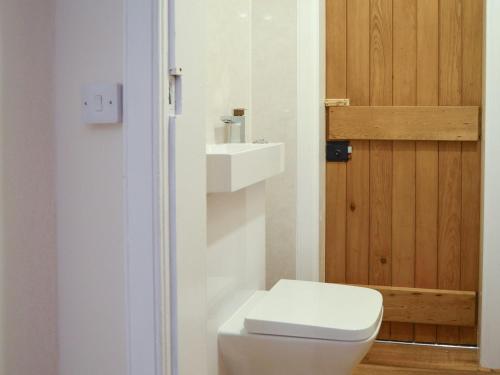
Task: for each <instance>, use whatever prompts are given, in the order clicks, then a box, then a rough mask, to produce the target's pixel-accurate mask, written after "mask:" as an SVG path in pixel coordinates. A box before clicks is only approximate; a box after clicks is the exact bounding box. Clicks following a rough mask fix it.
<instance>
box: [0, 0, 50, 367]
mask: <svg viewBox="0 0 500 375" xmlns="http://www.w3.org/2000/svg"><path fill="white" fill-rule="evenodd" d="M52 10H53V9H52V7H51V1H49V0H23V1H20V0H2V2H1V3H0V373H1V374H26V375H31V374H40V375H53V374H56V373H57V339H56V320H55V317H56V273H57V269H56V243H55V204H54V156H53V149H54V147H53V146H54V144H53V128H52V114H51V112H52V100H51V92H52V90H51V88H52V87H51V86H52V82H51V77H52V53H53V48H52V28H53V22H52Z"/></svg>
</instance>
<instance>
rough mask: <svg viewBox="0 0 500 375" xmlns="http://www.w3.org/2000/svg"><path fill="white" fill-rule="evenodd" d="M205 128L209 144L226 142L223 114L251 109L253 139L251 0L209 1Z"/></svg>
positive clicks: (249, 137) (249, 113) (249, 118)
mask: <svg viewBox="0 0 500 375" xmlns="http://www.w3.org/2000/svg"><path fill="white" fill-rule="evenodd" d="M206 3H207V8H206V9H207V13H206V33H205V34H204V36H205V39H204V42H205V43H206V53H207V56H206V57H207V60H206V62H207V66H206V68H207V75H206V88H207V90H206V129H207V143H224V142H225V129H224V124H223V123H222V122H221V120H220V117H221V116H226V115H232V114H233V109H234V108H246V109H248V111H247V113H246V116H247V119H246V129H247V139H248V140H250V139H251V117H252V114H253V112H254V110H253V108H252V105H251V43H252V42H251V27H252V6H251V1H250V0H207V1H206Z"/></svg>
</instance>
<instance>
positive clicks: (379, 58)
mask: <svg viewBox="0 0 500 375" xmlns="http://www.w3.org/2000/svg"><path fill="white" fill-rule="evenodd" d="M392 5H393V2H392V0H372V1H371V4H370V105H372V106H373V105H380V106H390V105H392V59H393V53H392V46H393V36H392V18H393V15H392ZM391 191H392V142H390V141H375V140H372V141H371V142H370V284H377V285H391V259H392V257H391V231H392V220H391V219H392V218H391V215H390V214H389V213H390V212H391V210H392V197H391ZM378 338H379V339H389V338H390V325H389V324H385V323H384V324H383V325H382V327H381V329H380V332H379V336H378Z"/></svg>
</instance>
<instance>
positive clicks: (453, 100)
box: [326, 0, 484, 344]
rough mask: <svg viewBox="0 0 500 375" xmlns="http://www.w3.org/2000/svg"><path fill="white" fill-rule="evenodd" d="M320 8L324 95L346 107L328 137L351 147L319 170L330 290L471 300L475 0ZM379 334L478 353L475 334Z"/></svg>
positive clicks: (334, 113)
mask: <svg viewBox="0 0 500 375" xmlns="http://www.w3.org/2000/svg"><path fill="white" fill-rule="evenodd" d="M326 5H327V33H328V34H332V35H327V97H329V98H332V99H343V98H344V99H347V100H349V101H350V107H332V108H329V109H327V115H328V117H329V119H327V127H328V128H327V132H328V138H329V139H350V140H351V144H352V146H353V154H352V160H351V161H350V162H348V163H347V164H337V163H335V164H332V165H330V166H328V167H327V169H328V171H327V174H328V181H327V184H332V185H333V184H336V185H337V187H338V189H337V188H335V187H327V194H328V195H329V196H328V197H327V216H331V215H333V216H336V217H335V218H334V219H330V218H328V217H327V219H326V225H327V227H328V229H327V231H329V232H331V233H330V234H328V233H327V237H328V244H327V252H329V253H331V258H330V260H329V262H328V264H329V265H328V266H327V267H329V269H330V271H331V272H332V273H331V275H330V276H329V277H330V278H331V280H330V281H338V282H342V280H344V279H345V282H348V283H371V284H376V283H378V284H393V285H395V286H398V287H405V286H406V287H411V286H415V287H418V288H430V289H432V288H439V289H449V290H468V291H477V289H478V285H477V280H478V270H479V266H478V262H479V233H480V232H479V231H480V222H479V217H480V216H479V214H480V193H478V192H480V175H479V173H480V170H481V168H480V166H481V155H480V154H481V145H480V143H479V142H478V140H479V139H480V126H479V123H480V116H479V114H480V108H479V106H480V105H481V91H482V71H481V66H482V43H481V38H482V28H483V25H482V22H483V20H482V12H483V7H484V5H483V0H439V1H437V0H327V2H326ZM329 20H333V22H329ZM336 25H338V27H336ZM403 107H406V108H408V109H402V108H403ZM409 107H412V108H409ZM450 107H454V108H450ZM458 107H460V108H458ZM405 111H408V112H405ZM402 112H405V113H402ZM381 113H382V114H383V115H381ZM457 124H458V126H457ZM344 167H345V170H343V169H342V168H344ZM344 192H345V194H344ZM344 196H345V200H343V198H342V197H344ZM343 212H345V217H340V216H342V213H343ZM342 265H345V269H343V268H342ZM386 327H387V325H386V324H384V326H383V329H382V331H381V336H380V337H382V338H392V339H396V340H406V341H412V340H413V338H414V339H415V340H416V341H420V342H431V343H433V342H438V343H463V344H474V343H476V334H477V330H476V328H475V327H471V328H463V327H460V328H459V327H455V326H439V327H436V325H431V324H417V325H415V327H414V336H413V333H412V332H411V329H409V327H408V326H406V327H404V326H403V327H402V329H401V330H400V329H399V328H398V324H391V326H390V328H389V330H390V331H392V332H388V331H387V328H386ZM389 334H392V335H389Z"/></svg>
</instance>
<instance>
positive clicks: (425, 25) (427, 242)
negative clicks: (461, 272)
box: [415, 0, 439, 343]
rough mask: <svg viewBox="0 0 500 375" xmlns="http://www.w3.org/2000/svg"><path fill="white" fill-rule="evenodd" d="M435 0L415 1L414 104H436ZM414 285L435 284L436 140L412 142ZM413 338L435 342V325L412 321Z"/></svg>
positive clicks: (436, 241)
mask: <svg viewBox="0 0 500 375" xmlns="http://www.w3.org/2000/svg"><path fill="white" fill-rule="evenodd" d="M438 16H439V2H438V1H435V0H419V1H418V2H417V104H418V105H419V106H434V105H438V104H439V86H438V81H439V17H438ZM415 154H416V155H415V179H416V181H415V286H416V287H420V288H436V287H437V277H438V276H437V257H438V255H437V254H438V234H437V233H438V232H437V228H438V181H439V180H438V160H439V157H438V143H437V142H416V144H415ZM415 341H417V342H427V343H434V342H436V326H435V325H431V324H426V325H421V324H416V325H415Z"/></svg>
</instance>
